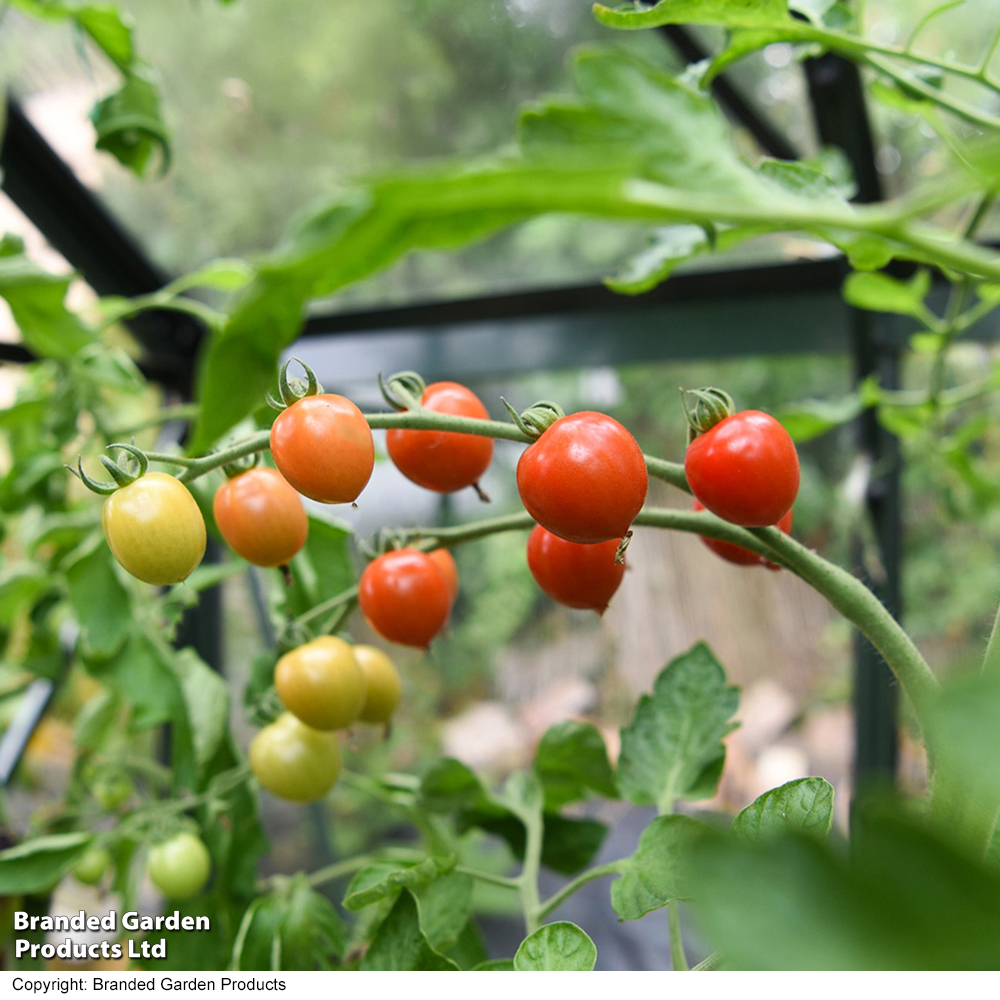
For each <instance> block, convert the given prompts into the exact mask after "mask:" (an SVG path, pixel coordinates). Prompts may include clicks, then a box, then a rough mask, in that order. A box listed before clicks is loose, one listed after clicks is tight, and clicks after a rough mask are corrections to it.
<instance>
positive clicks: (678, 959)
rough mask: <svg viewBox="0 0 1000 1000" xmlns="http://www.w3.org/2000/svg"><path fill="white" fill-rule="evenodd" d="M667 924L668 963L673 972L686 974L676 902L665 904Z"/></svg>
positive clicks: (686, 962) (686, 968)
mask: <svg viewBox="0 0 1000 1000" xmlns="http://www.w3.org/2000/svg"><path fill="white" fill-rule="evenodd" d="M667 923H668V924H669V926H670V963H671V965H673V967H674V972H687V971H688V961H687V956H686V955H685V954H684V939H683V938H682V937H681V915H680V913H679V912H678V910H677V900H676V899H672V900H670V902H669V903H667Z"/></svg>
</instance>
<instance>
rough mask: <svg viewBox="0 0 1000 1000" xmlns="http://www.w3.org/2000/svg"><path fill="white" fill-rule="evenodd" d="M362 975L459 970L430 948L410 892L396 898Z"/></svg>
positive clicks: (362, 964) (369, 950) (370, 950)
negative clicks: (366, 972)
mask: <svg viewBox="0 0 1000 1000" xmlns="http://www.w3.org/2000/svg"><path fill="white" fill-rule="evenodd" d="M361 968H362V969H363V970H365V971H379V972H413V971H431V972H450V971H457V970H458V966H457V965H456V964H455V963H454V962H453V961H451V959H449V958H445V957H444V956H443V955H441V954H440V953H439V952H437V951H436V950H435V949H434V948H432V947H431V945H430V943H429V942H428V940H427V938H426V937H424V934H423V932H422V931H421V930H420V920H419V917H418V915H417V904H416V903H415V902H414V899H413V896H411V895H410V893H409V892H406V891H403V892H401V893H400V894H399V899H397V900H396V903H395V905H394V906H393V908H392V910H391V912H390V913H389V916H388V917H386V919H385V920H384V921H383V922H382V924H381V926H380V927H379V929H378V931H377V933H376V934H375V938H374V940H373V941H372V943H371V947H370V948H369V949H368V951H367V952H366V954H365V957H364V960H363V961H362V963H361Z"/></svg>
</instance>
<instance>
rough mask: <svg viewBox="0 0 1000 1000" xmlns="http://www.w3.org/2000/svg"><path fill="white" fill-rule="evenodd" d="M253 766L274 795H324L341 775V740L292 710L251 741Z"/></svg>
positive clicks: (304, 798)
mask: <svg viewBox="0 0 1000 1000" xmlns="http://www.w3.org/2000/svg"><path fill="white" fill-rule="evenodd" d="M249 756H250V769H251V770H252V771H253V773H254V777H255V778H256V779H257V780H258V781H259V782H260V784H261V786H262V787H263V788H266V789H267V790H268V791H269V792H270V793H271V794H272V795H277V796H278V798H279V799H288V800H289V801H290V802H315V801H317V799H321V798H323V796H324V795H326V793H327V792H328V791H329V790H330V789H331V788H332V787H333V783H334V782H335V781H336V780H337V778H338V777H339V776H340V768H341V760H342V758H341V753H340V743H338V742H337V737H336V735H335V734H334V733H321V732H319V730H317V729H310V728H309V727H308V726H307V725H305V724H304V723H302V722H300V721H299V720H298V719H297V718H295V716H294V715H292V713H291V712H284V713H283V714H282V715H280V716H278V719H277V721H275V722H272V723H271V725H269V726H265V727H264V728H263V729H262V730H261V731H260V732H259V733H258V734H257V735H256V736H255V737H254V738H253V742H252V743H251V744H250V755H249Z"/></svg>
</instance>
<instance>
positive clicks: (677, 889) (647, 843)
mask: <svg viewBox="0 0 1000 1000" xmlns="http://www.w3.org/2000/svg"><path fill="white" fill-rule="evenodd" d="M708 833H709V828H708V827H707V826H705V824H704V823H701V822H699V821H698V820H696V819H692V818H691V817H690V816H658V817H657V818H656V819H654V820H653V822H652V823H650V824H649V826H647V827H646V829H645V830H643V832H642V836H641V837H640V838H639V846H638V847H637V848H636V851H635V853H634V854H633V855H632V856H631V857H628V858H623V859H622V860H621V861H619V862H618V866H617V867H618V871H619V873H620V875H621V878H619V879H616V880H615V881H614V882H612V883H611V905H612V906H613V907H614V910H615V913H617V914H618V916H619V918H620V919H621V920H638V919H639V918H640V917H643V916H645V915H646V914H647V913H649V912H650V911H652V910H658V909H660V907H663V906H666V905H667V903H669V902H671V901H672V900H675V899H690V898H691V885H690V877H689V872H690V868H691V849H692V847H693V845H695V844H697V843H699V842H700V841H701V839H703V838H704V837H705V836H706V834H708Z"/></svg>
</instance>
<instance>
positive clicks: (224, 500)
mask: <svg viewBox="0 0 1000 1000" xmlns="http://www.w3.org/2000/svg"><path fill="white" fill-rule="evenodd" d="M212 511H213V513H214V514H215V523H216V524H217V525H218V526H219V531H221V532H222V537H223V538H224V539H225V540H226V541H227V542H228V543H229V547H230V548H231V549H233V551H234V552H236V553H237V554H239V555H241V556H243V558H244V559H246V561H247V562H250V563H253V564H254V566H283V565H285V563H287V562H288V560H289V559H291V558H292V556H294V555H295V553H296V552H298V551H299V549H301V548H302V546H303V545H305V543H306V535H307V534H308V533H309V518H308V517H307V516H306V509H305V507H303V506H302V498H301V497H300V496H299V495H298V493H296V492H295V490H293V489H292V487H291V486H289V485H288V483H287V482H285V480H284V478H283V477H282V475H281V473H280V472H276V471H275V470H274V469H268V468H260V469H251V470H250V471H249V472H244V473H243V474H242V475H239V476H236V477H234V478H233V479H229V480H227V481H226V482H224V483H223V484H222V485H221V486H220V487H219V488H218V490H217V491H216V493H215V499H214V500H213V502H212Z"/></svg>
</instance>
